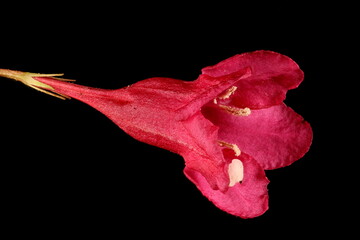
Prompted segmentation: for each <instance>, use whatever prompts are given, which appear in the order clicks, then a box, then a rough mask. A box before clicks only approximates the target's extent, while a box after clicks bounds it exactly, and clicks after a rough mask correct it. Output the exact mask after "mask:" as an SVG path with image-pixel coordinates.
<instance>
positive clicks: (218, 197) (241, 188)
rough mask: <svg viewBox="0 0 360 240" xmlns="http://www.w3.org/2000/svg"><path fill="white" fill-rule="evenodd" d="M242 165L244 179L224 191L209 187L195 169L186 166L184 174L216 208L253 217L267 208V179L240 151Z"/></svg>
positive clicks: (248, 157)
mask: <svg viewBox="0 0 360 240" xmlns="http://www.w3.org/2000/svg"><path fill="white" fill-rule="evenodd" d="M237 158H238V159H240V160H241V161H242V163H243V165H244V179H243V181H242V183H236V184H235V185H234V186H233V187H229V188H228V190H227V191H226V192H225V193H224V192H221V191H218V190H214V189H213V188H211V186H210V185H209V183H208V182H207V181H206V179H205V178H204V177H203V176H202V175H201V174H200V173H199V172H197V171H195V170H193V169H191V168H189V167H186V168H185V170H184V173H185V175H186V176H187V177H188V178H189V179H190V180H191V181H192V182H193V183H194V184H195V185H196V187H197V188H198V189H199V190H200V191H201V192H202V194H203V195H204V196H206V197H207V198H208V199H209V200H210V201H212V202H213V203H214V204H215V205H216V206H217V207H218V208H220V209H222V210H224V211H225V212H228V213H230V214H233V215H236V216H239V217H241V218H253V217H257V216H259V215H261V214H263V213H264V212H265V211H266V210H267V209H268V193H267V184H268V183H269V181H268V179H267V178H266V176H265V172H264V170H263V169H262V168H261V167H260V165H259V164H258V163H257V162H256V161H255V160H254V159H253V158H252V157H250V156H249V155H246V154H244V153H242V154H241V155H240V156H239V157H237Z"/></svg>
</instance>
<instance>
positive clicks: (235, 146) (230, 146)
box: [218, 141, 241, 157]
mask: <svg viewBox="0 0 360 240" xmlns="http://www.w3.org/2000/svg"><path fill="white" fill-rule="evenodd" d="M218 143H219V145H220V146H221V147H227V148H230V149H232V150H233V151H234V152H235V156H237V157H238V156H240V154H241V151H240V149H239V147H238V146H237V145H236V144H232V143H227V142H224V141H218Z"/></svg>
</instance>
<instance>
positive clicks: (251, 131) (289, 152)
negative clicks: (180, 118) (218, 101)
mask: <svg viewBox="0 0 360 240" xmlns="http://www.w3.org/2000/svg"><path fill="white" fill-rule="evenodd" d="M203 112H204V115H205V116H206V117H207V118H208V119H209V120H211V121H212V122H213V123H214V124H215V125H217V126H219V127H220V129H219V139H222V140H224V141H227V142H231V143H236V144H237V145H238V147H239V148H240V150H241V151H243V152H246V153H248V154H250V155H251V156H253V157H254V158H255V159H256V161H258V162H259V163H260V165H261V166H262V167H263V168H264V169H275V168H279V167H284V166H287V165H290V164H291V163H293V162H294V161H296V160H298V159H299V158H301V157H302V156H303V155H304V154H305V153H306V152H307V151H308V150H309V148H310V145H311V142H312V129H311V127H310V124H309V123H308V122H306V121H304V119H303V118H302V117H301V116H300V115H298V114H297V113H296V112H294V111H293V110H292V109H291V108H289V107H287V106H286V105H285V104H281V105H278V106H274V107H270V108H266V109H261V110H252V111H251V114H250V115H249V116H247V117H238V116H233V115H231V114H229V113H227V112H225V111H222V110H220V109H218V108H211V107H210V108H206V109H204V110H203Z"/></svg>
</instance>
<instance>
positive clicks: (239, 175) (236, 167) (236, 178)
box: [228, 159, 244, 187]
mask: <svg viewBox="0 0 360 240" xmlns="http://www.w3.org/2000/svg"><path fill="white" fill-rule="evenodd" d="M228 174H229V178H230V183H229V187H233V186H234V185H235V184H236V183H238V182H240V183H241V182H242V180H243V179H244V165H243V163H242V162H241V161H240V160H239V159H233V160H232V162H231V163H230V164H229V168H228Z"/></svg>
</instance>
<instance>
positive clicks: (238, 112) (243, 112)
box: [219, 105, 251, 117]
mask: <svg viewBox="0 0 360 240" xmlns="http://www.w3.org/2000/svg"><path fill="white" fill-rule="evenodd" d="M219 107H220V108H222V109H224V110H225V111H227V112H228V113H230V114H232V115H235V116H243V117H247V116H249V115H250V114H251V110H250V108H247V107H246V108H237V107H231V106H226V105H219Z"/></svg>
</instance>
